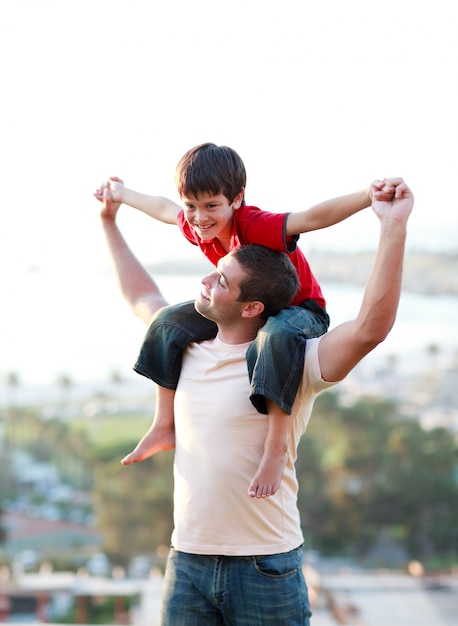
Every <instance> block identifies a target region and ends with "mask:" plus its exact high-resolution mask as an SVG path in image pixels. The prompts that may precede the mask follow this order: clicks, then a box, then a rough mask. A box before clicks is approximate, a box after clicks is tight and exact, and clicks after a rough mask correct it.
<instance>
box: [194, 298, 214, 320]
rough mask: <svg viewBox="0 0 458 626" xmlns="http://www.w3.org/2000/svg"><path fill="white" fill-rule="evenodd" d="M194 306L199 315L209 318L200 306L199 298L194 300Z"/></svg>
mask: <svg viewBox="0 0 458 626" xmlns="http://www.w3.org/2000/svg"><path fill="white" fill-rule="evenodd" d="M194 308H195V309H196V311H197V313H200V315H202V316H203V317H206V318H207V319H210V318H209V317H208V315H207V314H206V311H205V307H203V306H202V302H201V301H200V300H199V298H197V300H194Z"/></svg>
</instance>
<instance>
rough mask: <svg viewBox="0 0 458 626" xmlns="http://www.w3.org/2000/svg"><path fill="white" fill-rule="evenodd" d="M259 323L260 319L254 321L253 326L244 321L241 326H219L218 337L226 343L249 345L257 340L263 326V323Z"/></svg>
mask: <svg viewBox="0 0 458 626" xmlns="http://www.w3.org/2000/svg"><path fill="white" fill-rule="evenodd" d="M259 321H260V320H259V318H257V321H255V320H253V323H251V324H250V323H247V320H244V321H243V323H241V324H231V325H228V326H225V325H224V324H218V336H219V338H220V339H221V341H223V342H224V343H229V344H234V345H236V344H239V343H248V342H249V341H253V340H254V339H256V335H257V334H258V330H259V329H260V328H261V326H263V323H259Z"/></svg>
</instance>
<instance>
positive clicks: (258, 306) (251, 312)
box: [242, 300, 264, 317]
mask: <svg viewBox="0 0 458 626" xmlns="http://www.w3.org/2000/svg"><path fill="white" fill-rule="evenodd" d="M263 311H264V304H263V303H262V302H260V301H259V300H253V302H247V303H246V304H245V305H244V307H243V309H242V317H257V316H258V315H261V313H262V312H263Z"/></svg>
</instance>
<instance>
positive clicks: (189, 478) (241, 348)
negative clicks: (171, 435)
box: [172, 337, 331, 556]
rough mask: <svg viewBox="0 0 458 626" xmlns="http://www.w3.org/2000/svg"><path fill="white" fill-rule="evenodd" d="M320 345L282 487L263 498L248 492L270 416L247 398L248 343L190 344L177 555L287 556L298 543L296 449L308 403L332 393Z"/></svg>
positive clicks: (178, 404) (178, 473)
mask: <svg viewBox="0 0 458 626" xmlns="http://www.w3.org/2000/svg"><path fill="white" fill-rule="evenodd" d="M319 341H320V339H319V338H318V339H309V340H308V341H307V347H306V358H305V367H304V375H303V380H302V383H301V387H300V389H299V392H298V395H297V398H296V402H295V404H294V407H293V414H292V418H293V420H294V427H293V429H292V433H291V438H290V442H289V446H288V448H289V449H288V462H287V465H286V469H285V473H284V476H283V480H282V483H281V487H280V489H279V490H278V491H277V493H276V494H275V495H274V496H272V497H269V498H262V499H258V498H251V497H250V496H248V493H247V492H248V486H249V484H250V481H251V479H252V478H253V476H254V474H255V473H256V469H257V467H258V465H259V462H260V460H261V456H262V453H263V448H264V441H265V438H266V433H267V427H268V417H267V416H266V415H262V414H260V413H258V412H257V411H256V410H255V409H254V407H253V405H252V404H251V402H250V399H249V380H248V373H247V364H246V360H245V353H246V350H247V348H248V346H249V345H250V344H249V343H245V344H237V345H233V344H226V343H223V342H222V341H221V340H220V339H219V337H216V338H215V339H213V340H210V341H205V342H202V343H200V344H197V343H193V344H191V345H190V346H189V348H188V349H187V350H186V351H185V353H184V355H183V364H182V369H181V375H180V380H179V384H178V388H177V391H176V395H175V432H176V450H175V463H174V480H175V489H174V525H175V528H174V531H173V534H172V545H173V547H174V548H175V549H176V550H180V551H182V552H189V553H192V554H214V555H227V556H248V555H261V554H276V553H282V552H288V551H289V550H292V549H294V548H297V547H298V546H299V545H301V544H302V543H303V536H302V531H301V526H300V519H299V511H298V508H297V490H298V485H297V480H296V475H295V469H294V462H295V460H296V450H297V445H298V443H299V439H300V437H301V436H302V434H303V433H304V432H305V429H306V426H307V423H308V420H309V418H310V413H311V410H312V406H313V402H314V399H315V398H316V396H317V395H318V394H319V393H320V392H321V391H323V390H324V389H327V388H329V387H330V386H331V384H330V383H326V382H324V381H323V380H322V378H321V373H320V367H319V362H318V344H319Z"/></svg>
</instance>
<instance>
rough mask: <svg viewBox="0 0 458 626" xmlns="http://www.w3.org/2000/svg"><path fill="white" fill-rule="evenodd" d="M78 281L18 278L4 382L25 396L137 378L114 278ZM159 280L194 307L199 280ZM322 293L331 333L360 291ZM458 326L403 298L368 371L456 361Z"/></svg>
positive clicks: (131, 322)
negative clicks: (11, 378) (114, 375)
mask: <svg viewBox="0 0 458 626" xmlns="http://www.w3.org/2000/svg"><path fill="white" fill-rule="evenodd" d="M75 278H76V277H74V276H73V277H70V279H69V280H64V279H63V275H61V274H59V273H58V274H54V275H48V274H44V273H35V274H34V273H30V274H27V275H25V276H22V277H21V283H20V285H21V287H20V289H16V292H15V294H14V298H13V299H12V306H11V307H9V308H4V309H3V310H2V323H1V329H0V332H1V336H0V338H1V342H0V379H1V381H2V382H4V381H5V378H6V377H7V375H8V374H9V373H10V372H13V371H14V372H16V373H17V374H18V376H19V378H20V381H21V387H23V388H27V387H29V386H30V387H35V386H37V385H50V384H53V383H55V382H56V381H57V379H58V377H59V376H62V375H64V374H65V375H67V376H69V378H70V379H71V380H72V382H73V384H75V385H76V384H78V383H85V382H88V381H94V380H103V381H106V380H108V379H109V377H110V373H111V372H113V371H117V372H119V373H120V374H121V375H122V376H123V377H125V378H126V379H127V380H136V379H138V378H139V377H138V375H137V374H135V373H134V372H133V371H132V369H131V367H132V364H133V362H134V360H135V357H136V355H137V350H138V347H139V346H140V343H141V341H142V338H143V335H144V331H145V328H144V326H143V324H142V323H141V322H140V321H139V320H137V319H136V318H135V317H134V316H133V315H132V313H131V312H130V310H129V309H128V307H127V305H126V304H125V303H124V301H123V299H122V297H121V296H120V294H119V292H118V291H117V288H116V285H115V283H114V279H113V277H112V276H111V275H110V274H108V273H107V274H102V273H99V274H95V275H94V276H91V277H86V278H85V279H84V280H83V281H79V282H78V281H76V280H75ZM156 278H157V280H158V283H159V285H160V287H161V289H162V291H163V293H164V295H165V296H166V297H167V298H168V299H169V300H170V301H171V302H178V301H183V300H188V299H192V298H194V297H195V295H196V294H197V293H198V291H199V289H200V278H201V277H200V276H193V275H189V276H165V275H161V276H157V277H156ZM15 285H16V287H17V283H16V282H15V284H14V285H13V283H12V284H11V285H10V287H11V289H13V288H14V287H15ZM7 288H8V285H7ZM323 291H324V293H325V296H326V298H327V301H328V310H329V313H330V316H331V325H332V326H335V325H336V324H338V323H340V322H341V321H344V320H347V319H351V318H352V317H354V316H355V315H356V313H357V311H358V307H359V304H360V302H361V298H362V293H363V291H362V289H361V288H359V287H354V286H349V285H342V284H339V285H336V284H327V285H326V284H324V285H323ZM457 320H458V298H457V297H455V296H433V297H430V296H420V295H414V294H409V293H404V294H403V296H402V300H401V305H400V308H399V314H398V319H397V322H396V325H395V327H394V329H393V331H392V333H391V334H390V336H389V338H388V339H387V340H386V342H385V343H384V344H382V345H381V346H379V347H378V348H377V349H376V351H375V352H374V353H373V354H372V355H370V356H369V357H368V358H367V359H366V363H367V365H368V366H369V365H370V364H371V363H374V362H376V360H380V359H386V358H387V355H390V356H391V355H396V357H397V359H398V367H407V368H410V367H414V368H418V367H422V366H424V365H425V363H426V358H427V347H428V345H431V344H435V345H437V347H438V348H439V353H440V354H441V355H442V356H443V357H444V358H451V356H452V355H453V354H455V353H457V352H458V322H457Z"/></svg>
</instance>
